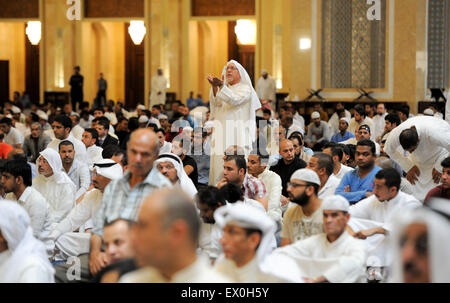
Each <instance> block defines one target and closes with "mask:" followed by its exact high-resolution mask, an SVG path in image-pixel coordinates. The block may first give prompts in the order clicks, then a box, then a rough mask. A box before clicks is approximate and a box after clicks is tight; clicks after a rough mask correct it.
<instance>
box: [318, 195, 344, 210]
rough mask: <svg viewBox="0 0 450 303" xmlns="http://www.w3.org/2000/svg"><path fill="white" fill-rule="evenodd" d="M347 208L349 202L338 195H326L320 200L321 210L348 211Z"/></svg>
mask: <svg viewBox="0 0 450 303" xmlns="http://www.w3.org/2000/svg"><path fill="white" fill-rule="evenodd" d="M349 208H350V203H349V202H348V201H347V199H345V198H344V197H343V196H340V195H333V196H328V197H326V198H325V199H323V201H322V209H323V210H341V211H345V212H348V210H349Z"/></svg>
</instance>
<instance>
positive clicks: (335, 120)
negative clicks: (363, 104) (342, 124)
mask: <svg viewBox="0 0 450 303" xmlns="http://www.w3.org/2000/svg"><path fill="white" fill-rule="evenodd" d="M345 117H346V118H347V119H348V120H349V121H350V120H351V119H352V114H351V113H350V112H349V111H348V110H345ZM328 126H329V127H330V133H331V136H333V135H334V134H337V133H338V132H339V116H338V114H337V113H334V114H333V115H332V116H331V118H330V120H328Z"/></svg>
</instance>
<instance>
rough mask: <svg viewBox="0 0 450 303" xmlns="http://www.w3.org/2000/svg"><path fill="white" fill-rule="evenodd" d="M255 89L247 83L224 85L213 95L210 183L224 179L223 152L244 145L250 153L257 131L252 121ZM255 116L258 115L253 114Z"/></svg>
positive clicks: (247, 152) (211, 97) (211, 101)
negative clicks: (253, 128)
mask: <svg viewBox="0 0 450 303" xmlns="http://www.w3.org/2000/svg"><path fill="white" fill-rule="evenodd" d="M251 97H252V88H251V87H250V86H249V85H246V84H243V83H237V84H235V85H233V86H223V87H222V88H221V89H219V90H218V91H217V95H216V96H214V94H213V92H212V89H211V94H210V104H211V118H212V119H214V131H213V134H212V140H211V141H212V146H211V147H212V149H211V165H210V174H209V183H210V184H214V185H215V184H217V183H218V182H219V181H220V179H221V178H222V176H221V175H222V171H223V154H224V151H225V150H226V149H227V148H228V147H229V146H231V145H237V146H240V147H242V148H244V151H245V154H246V155H248V154H250V151H251V148H252V143H253V142H252V141H253V139H256V132H255V133H254V134H251V133H250V132H251V124H253V126H254V127H256V121H255V120H253V121H252V118H251V117H252V115H251V111H252V98H251ZM253 117H254V115H253Z"/></svg>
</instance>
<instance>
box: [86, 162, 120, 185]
mask: <svg viewBox="0 0 450 303" xmlns="http://www.w3.org/2000/svg"><path fill="white" fill-rule="evenodd" d="M94 169H95V170H96V171H97V174H99V175H102V176H103V177H105V178H108V179H111V180H117V179H120V178H122V176H123V169H122V166H120V164H119V163H117V162H116V161H114V160H111V159H102V160H100V161H98V162H95V163H94V165H93V167H92V170H94Z"/></svg>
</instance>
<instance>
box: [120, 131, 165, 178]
mask: <svg viewBox="0 0 450 303" xmlns="http://www.w3.org/2000/svg"><path fill="white" fill-rule="evenodd" d="M158 154H159V144H158V137H157V136H156V134H155V133H154V132H153V131H152V130H150V129H145V128H142V129H138V130H136V131H134V132H133V133H132V134H131V137H130V141H129V142H128V146H127V156H128V165H129V169H130V171H131V174H132V175H138V176H142V177H146V176H147V175H148V173H149V172H150V171H151V169H152V167H153V162H154V161H155V160H156V158H157V157H158Z"/></svg>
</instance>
